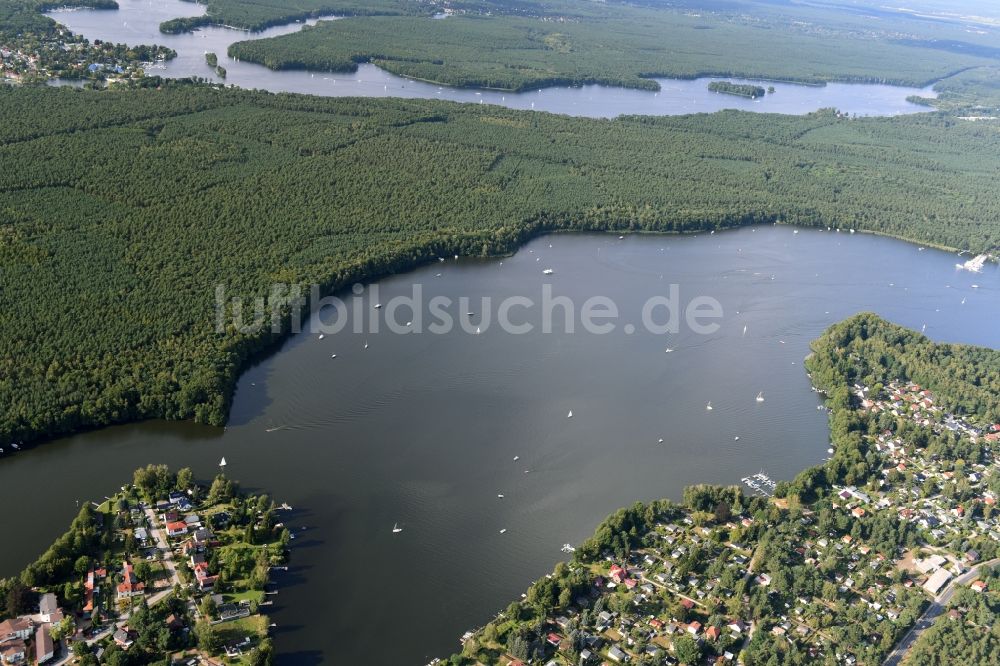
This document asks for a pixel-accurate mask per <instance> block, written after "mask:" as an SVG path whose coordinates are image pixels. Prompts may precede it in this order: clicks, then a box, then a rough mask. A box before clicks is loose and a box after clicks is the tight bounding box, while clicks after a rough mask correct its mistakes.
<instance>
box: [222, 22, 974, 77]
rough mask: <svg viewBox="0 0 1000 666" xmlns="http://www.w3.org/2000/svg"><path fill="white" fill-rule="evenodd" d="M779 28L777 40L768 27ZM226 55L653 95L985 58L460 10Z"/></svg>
mask: <svg viewBox="0 0 1000 666" xmlns="http://www.w3.org/2000/svg"><path fill="white" fill-rule="evenodd" d="M776 30H780V31H781V33H780V34H781V38H780V39H777V38H775V35H774V32H775V31H776ZM229 55H230V56H232V57H235V58H238V59H240V60H242V61H250V62H256V63H260V64H263V65H265V66H267V67H269V68H271V69H312V70H317V71H354V69H356V67H357V64H358V63H360V62H372V63H374V64H376V65H378V66H379V67H382V68H384V69H386V70H388V71H390V72H392V73H394V74H398V75H402V76H408V77H412V78H416V79H423V80H428V81H433V82H437V83H444V84H448V85H454V86H464V87H481V88H499V89H507V90H526V89H530V88H539V87H543V86H552V85H583V84H590V83H602V84H608V85H621V86H626V87H632V88H644V89H650V90H658V89H659V84H657V83H656V81H654V80H652V77H657V76H659V77H679V78H695V77H698V76H736V77H744V78H764V79H780V80H791V81H801V82H809V83H822V82H826V81H855V82H889V83H895V84H900V85H913V86H924V85H927V84H929V83H931V82H933V81H935V80H937V79H939V78H943V77H946V76H948V75H950V74H953V73H955V72H957V71H959V70H962V69H965V68H967V67H970V66H975V65H984V64H989V63H990V62H993V61H991V60H990V59H988V58H982V57H976V56H967V55H963V54H959V53H947V52H942V51H940V50H933V49H929V48H923V47H922V46H920V45H917V44H911V45H902V44H898V43H895V42H893V41H891V40H886V39H879V38H875V37H871V38H864V39H861V38H851V37H849V36H845V35H844V34H841V33H839V32H837V33H835V34H833V35H826V34H818V33H814V32H804V31H802V30H798V29H796V28H795V27H794V26H792V25H791V24H787V23H785V22H781V21H778V20H777V19H775V21H773V22H768V21H763V25H761V24H759V23H753V24H747V23H743V22H741V21H740V20H739V18H738V16H734V15H729V14H722V15H716V14H712V15H700V14H697V15H694V14H685V13H674V12H670V11H664V10H660V9H647V8H634V7H618V8H617V9H616V11H614V12H609V14H608V15H607V16H601V17H600V18H599V19H598V18H590V17H583V18H575V19H573V20H563V19H562V18H561V17H556V16H545V17H542V18H538V17H530V16H527V17H526V16H512V15H502V16H493V15H479V14H463V15H457V16H451V17H449V18H447V19H446V20H437V21H435V20H429V19H425V18H414V17H410V16H368V17H359V18H350V19H346V20H340V21H324V22H320V23H319V24H318V25H316V26H314V27H309V28H307V29H304V30H302V31H301V32H296V33H292V34H288V35H284V36H281V37H275V38H271V39H263V40H249V41H243V42H237V43H235V44H233V45H232V46H230V48H229Z"/></svg>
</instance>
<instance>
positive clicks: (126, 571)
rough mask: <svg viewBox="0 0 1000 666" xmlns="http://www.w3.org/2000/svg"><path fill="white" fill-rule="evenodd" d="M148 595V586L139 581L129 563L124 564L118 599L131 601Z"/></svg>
mask: <svg viewBox="0 0 1000 666" xmlns="http://www.w3.org/2000/svg"><path fill="white" fill-rule="evenodd" d="M145 593H146V585H145V584H144V583H142V582H140V581H139V579H138V578H137V577H136V575H135V571H133V570H132V565H131V564H129V563H128V561H126V562H123V563H122V582H121V583H119V584H118V598H119V599H131V598H132V597H136V596H140V595H143V594H145Z"/></svg>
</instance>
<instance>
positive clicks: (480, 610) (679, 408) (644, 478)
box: [0, 226, 1000, 665]
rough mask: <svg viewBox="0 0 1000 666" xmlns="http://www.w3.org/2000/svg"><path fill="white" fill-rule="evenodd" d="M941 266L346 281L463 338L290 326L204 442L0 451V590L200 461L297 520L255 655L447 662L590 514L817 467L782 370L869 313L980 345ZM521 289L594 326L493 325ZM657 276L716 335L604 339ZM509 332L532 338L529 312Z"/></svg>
mask: <svg viewBox="0 0 1000 666" xmlns="http://www.w3.org/2000/svg"><path fill="white" fill-rule="evenodd" d="M955 263H956V257H955V256H954V255H953V254H950V253H947V252H940V251H935V250H931V249H927V250H923V251H921V250H920V249H918V247H917V246H915V245H911V244H908V243H903V242H900V241H896V240H892V239H889V238H884V237H879V236H873V235H867V234H849V233H846V232H842V233H837V232H833V231H830V232H827V231H819V230H809V229H802V230H801V231H799V233H793V229H792V228H791V227H786V226H777V227H773V226H768V227H756V228H747V229H741V230H736V231H730V232H720V233H716V234H703V235H689V236H659V235H628V236H625V237H624V238H623V239H619V238H618V236H616V235H587V234H555V235H549V236H545V237H541V238H538V239H535V240H533V241H532V242H530V243H528V244H527V245H526V246H525V247H523V248H522V249H520V250H519V251H518V252H517V253H516V254H515V255H514V256H512V257H507V258H504V259H502V260H499V259H497V260H471V259H465V258H462V259H459V260H455V259H453V258H447V260H445V261H443V262H434V263H433V264H431V265H427V266H425V267H423V268H420V269H418V270H416V271H413V272H411V273H407V274H404V275H398V276H394V277H391V278H388V279H385V280H382V281H380V282H379V283H378V285H377V286H378V289H379V293H378V295H377V296H376V295H373V294H371V292H370V289H371V286H369V288H368V290H367V291H366V292H365V293H364V294H363V295H362V298H363V299H364V300H363V303H362V305H363V306H364V307H363V311H364V312H366V313H369V314H372V313H378V316H388V314H389V313H388V312H387V311H388V310H389V309H390V303H391V302H392V300H393V299H394V298H395V297H397V296H402V295H406V294H409V293H411V290H412V289H413V287H414V285H421V286H422V289H423V295H424V300H425V301H426V300H428V299H430V298H432V297H435V296H446V297H449V298H451V299H452V300H453V301H457V299H458V298H460V297H462V296H466V297H469V298H470V299H472V300H471V304H470V305H465V304H462V305H461V306H460V307H459V308H457V309H456V308H452V310H455V311H456V314H457V315H458V316H459V317H460V318H463V319H462V320H463V321H465V319H464V318H466V317H467V315H466V308H468V310H467V311H471V312H473V313H474V314H473V316H471V317H467V319H468V323H467V326H466V328H468V329H469V330H470V331H471V332H466V331H465V330H461V329H455V330H453V331H451V332H450V333H447V334H441V335H435V334H432V333H430V332H427V331H425V332H424V333H420V334H415V333H411V334H405V335H399V334H394V333H392V332H388V331H387V330H386V329H385V327H384V326H383V327H382V330H381V332H379V333H354V332H344V333H338V334H331V335H327V336H326V337H325V338H324V339H322V340H320V339H319V338H318V335H317V334H316V333H315V332H303V333H301V334H299V335H296V336H293V337H291V338H290V339H288V340H287V342H286V343H285V344H284V345H283V346H282V348H281V350H280V351H279V352H278V353H276V354H274V355H272V356H270V357H269V358H267V359H266V360H263V361H262V362H260V363H258V364H257V365H255V366H254V367H252V368H250V369H249V370H248V371H247V372H246V373H245V374H244V375H243V376H242V378H241V379H240V381H239V385H238V389H237V392H236V395H235V401H234V404H233V409H232V414H231V418H230V422H229V425H228V427H227V428H226V429H225V430H224V431H223V430H220V429H215V428H209V427H204V426H197V425H193V424H190V423H163V422H148V423H142V424H136V425H129V426H122V427H114V428H107V429H104V430H100V431H94V432H89V433H84V434H80V435H77V436H73V437H67V438H64V439H61V440H58V441H55V442H52V443H48V444H44V445H42V446H39V447H37V448H35V449H33V450H31V451H27V452H23V453H19V454H16V455H13V456H10V455H8V456H6V457H4V459H2V460H0V488H3V489H4V496H5V497H20V498H25V500H26V501H27V502H28V503H30V504H31V507H32V510H31V511H27V510H25V511H22V512H12V513H11V515H12V516H14V517H11V518H8V521H7V526H8V528H9V529H13V530H15V531H16V533H17V534H18V538H17V539H11V540H8V541H7V542H6V543H5V547H4V548H3V549H0V576H8V575H12V574H14V573H16V572H17V571H18V570H19V569H20V568H21V567H22V566H23V565H24V564H26V563H27V562H28V561H30V560H31V559H33V558H34V557H35V556H37V555H38V554H39V553H40V552H41V551H42V550H43V549H44V548H46V547H47V546H48V544H49V543H50V542H51V541H52V540H53V539H54V538H55V537H56V536H57V535H58V534H60V533H61V532H62V531H63V530H64V529H65V528H66V526H67V525H68V524H69V521H70V520H71V518H72V517H73V516H74V515H75V513H76V512H77V510H78V509H77V502H78V501H84V500H87V499H100V498H101V497H102V496H103V495H105V494H107V493H110V492H111V491H113V490H114V489H116V488H118V487H119V486H120V485H121V484H122V483H124V482H126V481H128V480H129V479H130V478H131V473H132V470H133V469H134V468H136V467H138V466H141V465H145V464H147V463H150V462H165V463H169V464H170V465H172V466H174V467H175V468H177V467H181V466H190V467H192V468H193V469H194V470H195V473H196V476H198V477H199V478H201V479H209V478H210V477H211V476H212V475H213V474H214V473H215V472H216V471H217V468H216V465H217V464H218V461H219V459H220V458H221V457H222V456H225V457H226V460H227V461H228V463H229V466H228V468H227V473H228V474H229V475H230V476H231V477H232V478H235V479H238V480H240V481H241V482H242V484H243V485H244V486H245V487H248V488H251V489H264V490H266V491H268V492H270V493H272V495H273V497H275V498H276V500H277V501H279V502H282V501H285V502H288V503H289V504H291V505H292V506H293V507H295V511H294V512H293V513H292V514H291V515H290V516H289V517H288V523H289V525H290V526H292V527H293V528H294V529H299V528H301V527H308V529H307V530H305V531H303V532H298V533H297V534H298V538H297V539H296V540H295V541H294V542H293V543H294V549H293V555H292V566H291V570H290V571H289V572H287V573H284V574H278V577H277V580H278V582H279V584H280V585H281V591H280V593H279V595H278V596H277V604H276V607H275V608H274V613H273V619H274V621H275V622H276V623H277V625H278V629H277V634H276V636H275V640H276V647H277V649H278V651H279V652H280V653H281V657H280V660H279V661H280V662H281V663H287V664H296V665H297V664H311V663H320V662H323V663H367V664H393V665H396V664H418V665H419V664H424V663H426V662H427V661H428V660H429V658H430V657H432V656H445V655H446V654H448V653H450V652H451V651H453V650H455V649H457V648H458V638H459V636H460V635H461V634H462V632H464V631H465V630H466V629H470V628H472V627H475V626H479V625H482V624H483V623H485V622H486V621H488V620H489V619H490V618H491V617H492V616H493V614H494V613H495V612H496V611H498V610H500V609H502V608H503V607H505V606H506V604H507V603H508V602H509V601H511V600H513V599H514V598H516V597H517V596H518V595H519V594H520V593H521V592H523V591H524V590H525V588H526V587H527V586H528V585H529V583H530V582H531V581H532V580H533V579H534V578H537V577H538V576H540V575H542V574H544V573H547V572H548V571H550V570H551V568H552V566H553V565H554V563H555V562H557V561H558V560H560V559H563V558H565V557H566V556H565V555H564V554H563V553H561V552H560V547H561V546H562V544H563V543H566V542H569V543H574V544H575V543H579V542H580V541H582V540H583V539H585V538H587V537H588V536H590V535H591V534H592V532H593V530H594V528H595V526H596V525H597V524H598V523H599V522H600V521H601V520H602V519H603V518H604V517H605V516H606V515H607V514H609V513H611V512H612V511H614V510H615V509H617V508H619V507H621V506H624V505H628V504H631V503H633V502H635V501H636V500H651V499H654V498H658V497H670V498H674V499H679V498H680V497H681V493H682V489H683V488H684V486H686V485H689V484H691V483H696V482H707V483H722V484H731V483H739V480H740V478H742V477H743V476H746V475H747V474H750V473H756V472H758V471H760V470H761V469H763V470H765V471H766V472H768V473H769V474H771V475H772V476H773V477H775V478H777V479H790V478H792V477H793V476H794V475H795V474H796V473H797V472H799V471H800V470H802V469H803V468H805V467H808V466H810V465H814V464H817V463H820V462H821V461H822V460H823V459H824V458H825V457H826V456H827V453H826V450H827V448H828V446H829V444H828V430H827V425H826V418H827V415H826V412H825V411H822V410H819V409H817V406H818V405H819V404H820V401H819V398H818V396H817V395H816V394H815V393H813V392H811V391H810V383H809V380H808V377H807V376H806V373H805V371H804V369H803V367H802V361H803V358H804V357H805V356H806V355H807V354H808V352H809V342H810V341H811V340H813V339H814V338H816V337H817V336H818V335H819V334H820V333H821V332H822V331H823V330H824V329H825V328H826V327H827V326H829V325H830V324H832V323H834V322H837V321H840V320H842V319H844V318H845V317H848V316H850V315H852V314H854V313H857V312H859V311H862V310H872V311H875V312H877V313H879V314H881V315H883V316H885V317H887V318H888V319H890V320H892V321H894V322H896V323H899V324H902V325H905V326H909V327H912V328H915V329H917V330H920V329H921V328H922V327H924V326H926V333H927V335H929V336H931V337H932V338H933V339H935V340H942V341H953V342H966V343H975V344H980V345H989V346H992V347H1000V329H998V327H997V326H996V325H995V323H994V322H995V313H996V306H997V303H998V297H1000V279H998V278H1000V271H998V269H997V266H996V265H995V264H990V265H987V266H986V268H985V269H984V271H983V273H981V274H972V273H967V272H960V271H957V270H956V268H955ZM543 269H552V270H553V271H554V272H553V274H551V275H549V276H546V275H543V273H542V271H543ZM545 284H550V285H551V289H552V292H553V294H554V295H555V296H566V297H569V298H570V300H571V302H572V303H574V304H576V305H577V306H579V305H580V304H582V303H583V302H584V301H585V300H586V299H587V298H590V297H591V296H595V295H602V296H606V297H609V298H610V299H611V300H612V301H613V302H614V303H615V304H616V305H617V307H618V309H619V313H620V318H619V320H618V325H617V327H616V330H615V331H613V332H611V333H608V334H604V335H598V334H591V333H584V332H582V331H581V330H580V329H579V324H577V331H576V332H575V333H573V334H570V333H567V332H565V330H563V326H562V322H561V321H560V323H559V324H557V325H556V326H554V330H553V332H551V333H544V332H542V331H541V330H540V329H538V328H536V330H535V331H533V332H530V333H527V334H524V335H513V334H509V333H504V332H502V331H501V330H499V329H498V328H497V327H496V319H497V315H498V313H497V312H496V310H497V309H498V308H497V307H496V305H497V304H498V303H500V302H501V301H502V299H505V298H509V297H512V296H523V297H528V298H530V299H533V300H535V301H540V299H541V293H542V291H541V290H542V289H543V285H545ZM973 284H978V285H979V287H978V288H973V287H972V285H973ZM670 285H677V290H678V293H679V300H680V302H681V303H682V304H683V305H686V304H688V303H689V302H690V301H691V300H692V299H694V298H696V297H699V296H707V297H711V298H714V299H716V300H717V301H718V303H719V304H720V305H721V307H722V311H723V316H722V318H721V319H719V320H718V322H717V323H718V324H719V325H720V328H719V330H718V331H716V332H714V333H711V334H699V333H695V332H694V331H692V330H690V329H689V328H688V327H687V326H682V327H681V330H680V331H679V332H678V333H676V334H674V333H671V334H667V335H657V334H653V333H650V332H648V331H647V330H646V328H645V327H643V326H638V327H637V329H636V331H635V332H634V333H633V334H631V335H630V334H628V333H626V328H627V324H630V323H631V324H634V325H637V324H639V323H640V321H641V320H640V316H639V313H640V312H641V310H642V307H643V304H644V303H646V302H647V301H648V299H650V298H652V297H656V296H663V295H666V294H668V293H670ZM483 297H490V298H491V299H492V306H491V307H492V311H490V310H488V309H487V308H484V307H483V305H482V302H481V299H482V298H483ZM345 298H346V297H345ZM963 300H964V303H963ZM372 301H377V302H379V303H385V304H386V306H385V308H383V309H382V310H378V311H376V310H374V307H373V306H374V303H373V302H372ZM487 313H489V321H488V322H487V319H488V317H487ZM316 316H319V315H316ZM511 317H512V319H515V320H517V321H518V322H534V323H536V324H537V323H538V322H539V317H540V307H535V308H529V307H519V308H516V309H514V310H513V311H512V313H511ZM396 319H397V321H398V320H406V321H409V320H411V319H412V320H413V321H414V325H413V326H412V327H405V326H404V328H405V329H406V330H412V329H413V328H416V327H417V326H418V325H421V326H423V327H424V328H427V324H428V322H427V321H424V322H419V323H418V322H417V321H416V319H417V318H416V317H414V316H413V315H412V313H410V312H408V311H400V312H399V313H398V316H396ZM557 319H558V318H557ZM473 326H475V327H480V328H481V329H482V330H481V333H480V334H478V335H477V334H475V332H474V328H472V327H473ZM744 327H745V329H746V332H745V333H744ZM348 330H349V329H348ZM366 344H367V346H368V347H367V349H366V348H365V345H366ZM666 348H671V349H673V350H674V351H673V353H669V354H668V353H665V349H666ZM334 354H336V355H337V358H332V355H334ZM760 391H763V393H764V396H765V398H766V400H765V402H763V403H758V402H756V401H755V399H754V398H755V396H756V395H757V393H758V392H760ZM709 401H711V402H712V405H713V407H714V409H713V410H712V411H708V410H707V409H706V405H707V403H708V402H709ZM570 410H572V411H573V417H572V418H571V419H570V418H567V414H568V412H569V411H570ZM737 436H738V437H739V438H740V439H739V441H736V440H735V437H737ZM660 439H663V440H664V441H663V442H662V443H660V442H659V440H660ZM515 456H519V460H517V461H516V462H515V461H514V457H515ZM526 472H527V473H526ZM498 493H502V494H504V495H505V497H504V498H503V499H500V498H498V497H497V495H498ZM34 499H37V500H38V501H37V502H33V500H34ZM395 523H398V524H399V525H400V526H402V527H403V531H402V532H401V533H399V534H395V535H394V534H393V533H392V527H393V525H394V524H395ZM501 529H506V530H507V532H506V533H505V534H500V530H501ZM390 633H391V635H392V640H385V636H386V635H387V634H390Z"/></svg>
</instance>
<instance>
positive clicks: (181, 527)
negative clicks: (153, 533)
mask: <svg viewBox="0 0 1000 666" xmlns="http://www.w3.org/2000/svg"><path fill="white" fill-rule="evenodd" d="M187 531H188V525H187V523H185V522H184V521H182V520H178V521H175V522H172V523H167V536H172V537H174V536H180V535H182V534H187Z"/></svg>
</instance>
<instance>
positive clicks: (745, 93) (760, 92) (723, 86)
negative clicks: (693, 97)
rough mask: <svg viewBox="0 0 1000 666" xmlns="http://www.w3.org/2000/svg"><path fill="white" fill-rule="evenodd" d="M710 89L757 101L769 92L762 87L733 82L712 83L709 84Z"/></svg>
mask: <svg viewBox="0 0 1000 666" xmlns="http://www.w3.org/2000/svg"><path fill="white" fill-rule="evenodd" d="M708 89H709V90H711V91H712V92H717V93H725V94H726V95H736V96H738V97H749V98H750V99H756V98H758V97H763V96H764V95H766V94H767V90H765V89H764V88H762V87H761V86H755V85H751V84H749V83H744V84H740V83H733V82H732V81H712V82H711V83H709V84H708Z"/></svg>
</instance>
